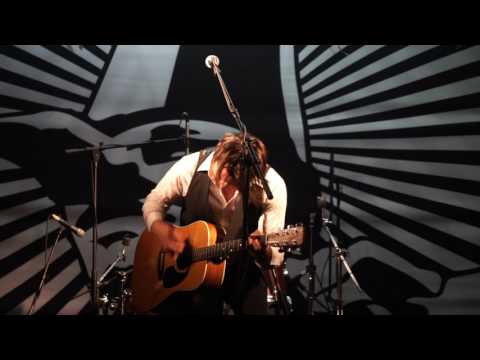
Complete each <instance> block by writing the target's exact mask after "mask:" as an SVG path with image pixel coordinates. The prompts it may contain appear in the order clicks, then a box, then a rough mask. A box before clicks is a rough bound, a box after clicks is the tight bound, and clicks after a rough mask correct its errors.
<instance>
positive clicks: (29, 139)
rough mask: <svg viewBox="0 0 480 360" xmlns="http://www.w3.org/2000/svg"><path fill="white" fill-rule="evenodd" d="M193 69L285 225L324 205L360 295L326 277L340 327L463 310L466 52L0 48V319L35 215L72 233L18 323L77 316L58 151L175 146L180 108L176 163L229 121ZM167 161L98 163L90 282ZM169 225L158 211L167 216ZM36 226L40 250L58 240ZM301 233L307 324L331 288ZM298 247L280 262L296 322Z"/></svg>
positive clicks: (87, 211)
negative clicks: (239, 125) (251, 149)
mask: <svg viewBox="0 0 480 360" xmlns="http://www.w3.org/2000/svg"><path fill="white" fill-rule="evenodd" d="M210 54H215V55H217V56H218V57H219V58H220V61H221V68H222V74H223V76H224V80H225V81H226V83H227V86H228V88H229V90H230V93H231V95H232V98H233V100H234V102H235V104H236V105H237V107H238V109H239V111H240V114H241V115H242V120H243V121H244V122H245V123H246V125H247V127H248V129H249V130H250V131H251V132H252V133H253V134H255V135H257V136H259V137H260V138H262V139H263V140H264V141H265V143H266V145H267V147H268V149H269V158H270V163H271V164H272V165H273V166H274V167H275V168H276V169H277V171H278V172H279V173H280V174H281V175H282V176H283V177H284V179H285V181H286V183H287V187H288V211H287V223H291V224H293V223H298V222H306V219H308V214H309V213H310V212H312V211H314V210H315V198H316V196H317V195H320V194H324V195H325V196H326V198H327V199H328V201H329V203H330V205H332V206H331V208H330V211H331V213H332V216H333V220H334V223H335V234H336V235H337V236H338V238H339V240H340V242H341V243H342V244H343V246H344V247H345V248H346V249H347V251H348V257H347V259H348V261H349V262H350V264H351V266H352V270H353V271H354V273H355V274H356V275H357V278H358V280H359V282H360V285H361V286H362V288H363V289H364V292H363V293H359V292H358V291H357V290H356V289H355V288H354V286H353V284H352V281H351V280H350V279H349V278H348V277H344V278H343V279H342V280H341V281H342V282H343V288H344V299H345V313H346V314H478V313H480V285H479V284H480V247H479V246H480V236H479V226H480V201H479V200H480V197H479V196H480V170H479V167H478V165H479V163H480V151H479V150H480V142H479V138H480V137H479V135H480V122H479V120H480V119H479V114H480V113H479V108H480V90H479V89H480V47H479V46H471V45H468V46H467V45H409V46H407V45H388V46H384V45H363V46H361V45H295V46H293V45H281V46H279V45H269V46H266V45H251V46H247V45H222V46H219V45H211V46H210V45H181V46H179V45H9V46H6V45H3V46H0V139H1V141H0V183H1V185H0V313H3V314H25V313H26V312H27V311H28V307H29V305H30V302H31V300H32V296H33V293H34V291H35V289H36V287H37V286H38V283H39V282H40V277H41V273H42V269H43V266H44V261H45V258H44V250H45V243H44V239H45V231H46V220H47V217H48V215H49V214H51V213H52V212H56V213H59V214H60V215H61V216H63V217H64V218H65V219H67V220H68V221H69V222H70V223H72V224H75V225H77V226H79V227H81V228H83V229H85V230H86V231H87V234H86V236H85V237H83V238H77V237H74V236H72V235H71V234H69V233H67V232H65V233H64V234H65V236H64V237H63V238H62V239H61V241H60V242H59V244H58V246H57V248H56V251H55V253H54V257H53V263H52V265H51V268H50V272H49V277H48V281H47V284H46V286H45V288H44V291H43V293H42V296H41V297H40V299H39V301H38V302H37V306H36V309H37V311H36V312H37V313H39V314H81V313H86V312H88V311H89V308H90V304H89V295H88V288H87V286H88V283H89V273H90V269H91V258H92V256H91V243H90V241H91V236H92V228H91V227H92V208H91V201H90V199H91V193H90V165H89V158H88V156H87V155H86V154H76V155H73V154H67V153H66V152H65V150H66V149H71V148H80V147H85V146H90V145H98V144H99V143H103V144H131V143H138V142H143V141H146V140H149V139H164V138H165V139H166V138H171V137H177V136H181V135H182V134H183V132H184V126H185V125H184V122H182V119H181V113H182V112H184V111H186V112H188V113H189V114H190V118H191V121H190V126H191V133H192V138H193V139H192V151H196V150H199V149H201V148H205V147H210V146H213V145H214V144H215V142H216V140H217V139H218V138H219V137H221V136H222V135H223V133H224V132H226V131H234V130H235V124H234V122H233V120H232V118H231V116H230V114H229V113H228V110H227V108H226V105H225V102H224V99H223V96H222V94H221V91H220V88H219V85H218V82H217V80H216V78H214V77H213V75H212V73H211V71H210V70H209V69H207V68H206V67H205V64H204V59H205V57H206V56H207V55H210ZM184 152H185V145H184V143H183V142H181V141H176V142H165V143H157V144H153V145H148V146H144V147H142V148H132V149H129V148H120V149H112V150H107V151H104V152H103V153H102V157H101V161H100V167H99V189H98V191H99V203H98V205H99V208H98V210H99V213H98V216H99V254H98V266H99V270H100V271H102V270H104V269H105V268H106V267H107V266H108V265H109V264H110V263H111V262H112V261H113V259H114V258H115V257H116V255H117V253H118V251H119V250H120V248H121V240H122V239H124V238H125V236H129V237H131V238H132V243H131V245H130V246H129V247H128V253H127V261H126V262H125V263H122V264H120V265H119V267H121V268H125V269H130V268H131V266H132V261H133V256H134V250H135V245H136V241H137V240H138V236H139V235H140V233H141V232H142V231H143V227H144V225H143V219H142V216H141V207H142V201H143V199H144V198H145V196H146V195H147V194H148V192H149V191H150V190H151V188H152V187H153V186H155V184H156V182H157V181H158V180H159V179H160V178H161V176H162V175H163V174H164V173H165V171H166V170H167V169H168V168H169V166H171V165H172V164H173V162H174V161H176V160H177V159H179V158H180V157H181V156H182V155H183V154H184ZM178 214H179V209H178V208H177V207H172V209H171V211H170V219H171V220H172V221H176V220H177V217H178ZM48 226H49V227H48V232H49V237H48V245H49V246H51V245H52V244H53V241H54V237H55V235H56V234H57V229H58V227H59V225H58V224H56V223H52V222H50V223H49V224H48ZM316 235H317V236H314V241H313V249H314V253H315V256H314V259H315V265H316V266H317V279H316V281H317V284H316V289H317V291H318V292H317V297H316V302H315V306H314V309H315V311H316V312H317V313H319V314H321V313H327V312H328V308H329V306H328V303H327V302H326V300H325V295H326V293H327V292H328V290H329V287H328V286H329V285H331V287H334V286H335V283H336V279H335V277H334V276H333V278H332V276H329V275H330V274H331V273H330V272H329V269H328V262H327V255H328V252H329V249H328V242H327V237H326V235H325V232H324V230H322V229H320V228H319V229H318V233H317V234H316ZM307 240H308V239H307ZM306 245H307V246H305V248H304V249H302V251H299V252H297V253H293V254H290V255H288V256H287V261H286V263H287V269H288V272H289V294H290V296H291V297H292V299H293V305H294V310H295V312H296V313H298V314H302V313H304V312H305V305H306V300H305V297H306V287H307V278H306V276H305V275H304V270H305V267H306V265H307V261H306V258H307V252H306V249H307V248H308V241H307V244H306ZM333 275H334V274H333ZM333 294H334V293H333ZM330 308H331V305H330Z"/></svg>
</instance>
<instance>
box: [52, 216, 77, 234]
mask: <svg viewBox="0 0 480 360" xmlns="http://www.w3.org/2000/svg"><path fill="white" fill-rule="evenodd" d="M52 219H53V220H55V221H57V222H59V223H60V224H62V225H63V226H65V227H66V228H67V229H70V230H71V231H72V232H74V233H75V234H76V235H77V236H79V237H82V236H84V235H85V231H84V230H82V229H80V228H78V227H76V226H73V225H70V224H69V223H67V222H66V221H65V220H63V219H62V218H61V217H60V216H58V215H56V214H52Z"/></svg>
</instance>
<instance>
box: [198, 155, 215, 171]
mask: <svg viewBox="0 0 480 360" xmlns="http://www.w3.org/2000/svg"><path fill="white" fill-rule="evenodd" d="M212 159H213V152H212V153H210V155H208V156H207V158H206V159H205V160H204V161H203V163H201V164H200V166H199V167H198V169H197V171H207V172H208V170H209V169H210V164H211V163H212Z"/></svg>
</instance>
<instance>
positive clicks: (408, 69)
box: [294, 45, 480, 313]
mask: <svg viewBox="0 0 480 360" xmlns="http://www.w3.org/2000/svg"><path fill="white" fill-rule="evenodd" d="M294 56H295V73H296V81H297V88H298V94H299V100H300V109H301V116H302V120H303V125H304V131H305V139H306V155H307V161H308V162H310V163H311V164H312V165H313V166H314V167H315V169H316V170H317V171H318V174H319V175H320V177H321V178H320V179H321V180H320V184H319V186H320V189H321V190H322V192H323V193H324V194H325V195H326V196H327V199H328V201H329V204H330V206H331V209H330V210H331V211H332V213H333V214H332V215H333V218H334V220H335V222H336V225H337V228H338V233H337V234H338V236H339V238H340V239H341V240H342V241H343V243H344V245H345V246H346V247H347V248H348V249H349V254H350V261H352V263H353V264H354V269H357V271H358V272H359V273H358V276H359V277H360V278H361V279H362V280H363V287H364V288H366V289H368V288H369V287H371V286H375V285H376V286H385V287H387V286H389V287H391V288H392V289H395V288H396V287H397V286H401V284H396V283H395V280H393V282H391V283H388V282H387V281H388V279H381V276H380V275H378V274H377V275H375V274H372V273H371V272H369V273H366V271H367V270H369V269H372V270H374V268H371V267H368V266H366V265H367V264H368V263H369V262H370V264H372V259H375V260H377V261H379V262H381V263H383V264H384V265H385V267H386V268H385V269H387V267H388V268H394V269H395V270H397V271H398V272H400V273H403V274H406V275H407V276H409V277H410V278H411V279H415V281H416V282H419V283H421V285H422V289H421V291H420V290H418V291H414V290H411V291H412V293H411V294H409V293H408V291H407V293H406V294H402V295H401V297H404V301H406V300H407V299H408V298H410V299H411V298H415V297H424V298H438V297H441V296H443V295H444V296H445V297H448V301H437V302H436V303H434V302H432V303H431V304H430V303H429V302H428V300H425V299H424V300H419V301H418V302H417V303H418V304H422V305H427V304H428V305H429V306H430V305H431V311H432V312H439V313H443V312H446V313H455V312H457V311H465V312H467V313H468V312H469V311H474V312H477V313H478V310H479V309H478V306H476V307H475V305H473V304H469V305H466V303H465V302H463V303H462V302H461V300H460V299H461V298H463V299H465V297H468V296H472V294H471V293H469V291H471V290H468V289H466V287H462V288H460V286H461V285H460V283H455V282H454V281H453V280H452V284H453V285H454V286H456V290H459V291H458V292H457V293H455V292H453V291H452V292H450V293H449V294H445V288H446V287H447V288H448V286H449V280H451V279H454V278H455V279H456V278H458V277H461V276H466V277H467V278H466V279H467V283H469V284H470V285H471V286H476V287H478V282H479V281H480V276H478V272H479V271H480V269H479V264H480V236H479V227H480V201H479V200H480V198H479V195H480V168H479V167H478V165H479V164H480V151H479V150H480V136H479V135H480V117H479V114H480V111H479V110H480V109H479V108H480V47H478V46H463V45H455V46H445V45H442V46H436V45H415V46H405V45H389V46H381V45H378V46H377V45H368V46H359V45H334V46H328V45H306V46H295V47H294ZM325 235H326V234H325V233H324V232H323V231H322V233H321V236H322V238H323V239H324V240H325V241H327V238H326V236H325ZM361 265H364V266H363V267H362V266H361ZM375 269H377V270H381V267H378V266H377V267H376V268H375ZM471 274H473V277H470V278H468V276H469V275H471ZM474 274H477V276H475V275H474ZM376 276H377V278H378V279H377V280H375V277H376ZM372 277H373V280H372ZM375 281H377V283H376V284H372V282H375ZM455 281H461V280H458V279H457V280H455ZM455 284H457V285H455ZM462 286H465V284H463V285H462ZM410 288H411V287H410ZM403 290H405V289H402V291H403ZM449 290H450V289H449ZM394 291H395V290H392V294H390V295H391V296H392V298H393V296H394V295H395V294H394ZM398 292H401V291H400V290H398ZM474 293H475V296H476V297H477V299H478V296H479V295H480V294H479V293H480V292H479V291H476V292H475V291H474ZM346 294H347V295H346V296H347V298H349V303H350V305H352V306H354V305H355V304H359V303H361V302H362V301H363V302H366V301H367V298H369V297H370V299H369V300H370V301H371V300H374V301H373V302H375V299H371V298H372V297H373V296H372V295H371V294H368V291H367V294H368V296H366V295H365V294H364V295H359V293H358V292H356V291H355V290H354V289H353V287H352V284H351V282H349V285H348V287H347V292H346ZM466 294H469V295H467V296H465V295H466ZM380 301H381V302H383V303H384V304H383V307H387V308H388V302H389V299H383V300H380ZM377 305H378V301H377ZM372 306H374V304H372ZM464 306H468V307H467V308H465V307H464ZM462 307H463V309H462V310H460V308H462ZM381 311H383V312H386V313H391V312H392V311H393V310H392V309H387V311H386V310H385V309H382V310H381Z"/></svg>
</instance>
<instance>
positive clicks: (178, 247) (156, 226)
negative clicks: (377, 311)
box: [150, 220, 187, 254]
mask: <svg viewBox="0 0 480 360" xmlns="http://www.w3.org/2000/svg"><path fill="white" fill-rule="evenodd" d="M150 231H151V232H152V233H153V234H154V235H155V237H156V238H157V241H159V242H160V244H161V247H162V251H165V252H168V253H171V254H180V253H182V252H183V250H184V249H185V243H186V240H187V237H186V236H185V235H184V233H183V232H181V231H176V229H175V227H174V226H173V225H172V224H170V223H168V222H165V221H161V220H157V221H155V222H154V223H153V224H152V227H151V229H150Z"/></svg>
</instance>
